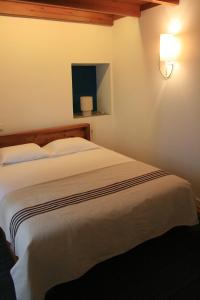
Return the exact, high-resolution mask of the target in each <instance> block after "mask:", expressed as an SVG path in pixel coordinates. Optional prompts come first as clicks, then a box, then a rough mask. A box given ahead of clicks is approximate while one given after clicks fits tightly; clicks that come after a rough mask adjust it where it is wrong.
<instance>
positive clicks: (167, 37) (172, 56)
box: [160, 34, 180, 62]
mask: <svg viewBox="0 0 200 300" xmlns="http://www.w3.org/2000/svg"><path fill="white" fill-rule="evenodd" d="M179 51H180V45H179V43H178V40H177V38H176V37H175V36H174V35H173V34H161V35H160V61H165V62H172V61H174V60H176V58H177V55H178V53H179Z"/></svg>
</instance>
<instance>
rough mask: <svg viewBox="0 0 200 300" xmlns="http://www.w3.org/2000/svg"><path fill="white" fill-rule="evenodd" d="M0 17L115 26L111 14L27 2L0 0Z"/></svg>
mask: <svg viewBox="0 0 200 300" xmlns="http://www.w3.org/2000/svg"><path fill="white" fill-rule="evenodd" d="M0 15H6V16H18V17H28V18H39V19H49V20H58V21H68V22H79V23H89V24H98V25H108V26H112V25H113V16H112V15H110V14H103V13H97V12H89V11H83V10H78V9H69V8H65V7H63V6H56V5H47V4H39V3H28V2H25V1H7V0H0Z"/></svg>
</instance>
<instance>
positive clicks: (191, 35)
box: [114, 0, 200, 194]
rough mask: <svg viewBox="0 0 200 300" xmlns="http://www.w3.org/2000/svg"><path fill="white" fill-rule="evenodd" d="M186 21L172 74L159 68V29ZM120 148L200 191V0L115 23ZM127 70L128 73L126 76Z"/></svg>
mask: <svg viewBox="0 0 200 300" xmlns="http://www.w3.org/2000/svg"><path fill="white" fill-rule="evenodd" d="M174 18H178V19H179V20H180V22H181V23H182V29H181V32H180V40H181V43H182V54H181V56H180V60H179V62H178V63H179V64H178V65H179V66H178V68H177V69H176V70H175V72H174V74H173V76H172V78H171V79H169V80H167V81H166V80H164V79H163V78H162V77H161V75H160V74H159V70H158V59H159V35H160V33H165V32H167V29H168V25H169V23H170V22H171V20H172V19H174ZM114 45H115V47H114V87H115V88H114V93H115V102H114V110H115V112H116V124H118V127H116V128H117V130H116V136H117V140H118V147H117V148H118V149H120V150H121V151H122V152H124V153H127V154H129V155H131V156H133V157H136V158H138V159H141V160H143V161H146V162H148V163H151V164H154V165H157V166H159V167H161V168H165V169H167V170H169V171H171V172H173V173H175V174H177V175H180V176H183V177H185V178H186V179H188V180H189V181H191V182H192V184H193V186H194V188H195V190H196V191H197V192H198V193H199V194H200V185H199V182H200V118H199V116H200V84H199V78H200V51H199V49H200V1H199V0H193V1H190V0H181V1H180V5H179V6H177V7H175V6H172V7H170V6H165V7H164V6H163V7H156V8H152V9H150V10H148V11H145V12H144V13H143V14H142V17H141V18H140V20H139V24H138V22H137V21H136V20H134V19H132V20H131V19H129V18H126V19H121V20H119V21H116V23H115V27H114ZM126 75H127V76H126Z"/></svg>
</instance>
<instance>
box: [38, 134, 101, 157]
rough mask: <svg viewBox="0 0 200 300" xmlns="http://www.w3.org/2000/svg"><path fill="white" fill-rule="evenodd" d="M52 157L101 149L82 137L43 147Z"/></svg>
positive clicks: (58, 141) (59, 141)
mask: <svg viewBox="0 0 200 300" xmlns="http://www.w3.org/2000/svg"><path fill="white" fill-rule="evenodd" d="M43 148H44V149H45V150H46V151H48V152H49V155H50V156H60V155H66V154H72V153H76V152H82V151H87V150H91V149H96V148H99V146H97V145H96V144H94V143H92V142H89V141H88V140H85V139H83V138H80V137H73V138H65V139H59V140H55V141H52V142H50V143H48V144H47V145H45V146H44V147H43Z"/></svg>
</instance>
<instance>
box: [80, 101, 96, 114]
mask: <svg viewBox="0 0 200 300" xmlns="http://www.w3.org/2000/svg"><path fill="white" fill-rule="evenodd" d="M80 104H81V111H82V114H83V116H85V117H87V116H91V114H92V110H93V97H92V96H81V97H80Z"/></svg>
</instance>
